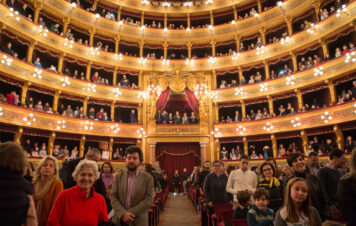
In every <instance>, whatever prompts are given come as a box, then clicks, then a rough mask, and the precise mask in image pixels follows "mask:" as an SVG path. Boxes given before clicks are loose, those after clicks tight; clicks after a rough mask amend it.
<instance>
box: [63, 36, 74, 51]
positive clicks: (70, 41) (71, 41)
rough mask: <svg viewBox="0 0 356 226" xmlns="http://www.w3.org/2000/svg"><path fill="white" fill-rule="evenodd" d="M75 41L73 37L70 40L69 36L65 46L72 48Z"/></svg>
mask: <svg viewBox="0 0 356 226" xmlns="http://www.w3.org/2000/svg"><path fill="white" fill-rule="evenodd" d="M68 42H69V43H68ZM73 43H74V40H73V39H71V40H68V38H65V39H64V46H69V48H70V49H71V48H73Z"/></svg>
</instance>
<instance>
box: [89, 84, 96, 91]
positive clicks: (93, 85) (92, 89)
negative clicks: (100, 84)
mask: <svg viewBox="0 0 356 226" xmlns="http://www.w3.org/2000/svg"><path fill="white" fill-rule="evenodd" d="M95 87H96V85H95V84H93V83H88V88H87V90H88V92H93V93H95V92H96V89H95Z"/></svg>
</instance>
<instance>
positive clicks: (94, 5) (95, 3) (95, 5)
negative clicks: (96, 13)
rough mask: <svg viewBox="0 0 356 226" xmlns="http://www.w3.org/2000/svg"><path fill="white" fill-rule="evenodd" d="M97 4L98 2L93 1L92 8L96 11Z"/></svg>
mask: <svg viewBox="0 0 356 226" xmlns="http://www.w3.org/2000/svg"><path fill="white" fill-rule="evenodd" d="M98 2H99V0H94V2H93V8H94V9H96V7H97V6H98Z"/></svg>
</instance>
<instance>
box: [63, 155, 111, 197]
mask: <svg viewBox="0 0 356 226" xmlns="http://www.w3.org/2000/svg"><path fill="white" fill-rule="evenodd" d="M100 158H101V156H100V151H99V150H98V149H97V148H90V149H89V150H88V152H87V153H86V155H85V157H84V158H79V159H75V160H71V161H69V162H68V165H67V166H66V169H65V180H64V188H65V189H68V188H71V187H74V186H75V185H77V183H76V182H75V181H74V179H73V176H72V174H73V172H74V170H75V167H77V165H78V163H79V162H80V161H82V160H83V159H86V160H93V161H99V160H100ZM94 189H95V191H96V192H97V193H99V194H101V195H102V196H104V197H105V196H106V189H105V185H104V183H103V181H102V180H101V179H98V180H96V181H95V183H94Z"/></svg>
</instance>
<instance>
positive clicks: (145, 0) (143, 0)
mask: <svg viewBox="0 0 356 226" xmlns="http://www.w3.org/2000/svg"><path fill="white" fill-rule="evenodd" d="M141 4H143V5H148V4H149V1H147V0H142V1H141Z"/></svg>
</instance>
